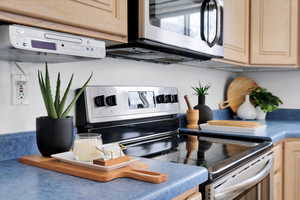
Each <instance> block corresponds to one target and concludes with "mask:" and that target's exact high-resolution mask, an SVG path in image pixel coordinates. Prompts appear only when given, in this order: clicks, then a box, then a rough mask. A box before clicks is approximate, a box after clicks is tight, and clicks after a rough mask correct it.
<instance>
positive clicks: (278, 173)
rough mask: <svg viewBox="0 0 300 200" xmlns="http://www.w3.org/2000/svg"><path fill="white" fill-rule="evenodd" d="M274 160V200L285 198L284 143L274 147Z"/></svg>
mask: <svg viewBox="0 0 300 200" xmlns="http://www.w3.org/2000/svg"><path fill="white" fill-rule="evenodd" d="M273 153H274V160H273V161H274V162H273V169H272V173H271V175H272V176H273V177H272V179H271V180H272V183H271V184H272V186H273V190H272V192H273V194H272V196H273V200H282V198H283V177H282V176H283V144H282V143H280V144H278V145H276V146H275V147H274V148H273Z"/></svg>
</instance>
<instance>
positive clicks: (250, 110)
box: [237, 95, 256, 119]
mask: <svg viewBox="0 0 300 200" xmlns="http://www.w3.org/2000/svg"><path fill="white" fill-rule="evenodd" d="M237 116H238V117H239V118H241V119H256V109H255V107H254V106H253V105H252V103H251V102H250V97H249V95H247V96H246V97H245V101H244V103H243V104H242V105H241V106H240V107H239V108H238V110H237Z"/></svg>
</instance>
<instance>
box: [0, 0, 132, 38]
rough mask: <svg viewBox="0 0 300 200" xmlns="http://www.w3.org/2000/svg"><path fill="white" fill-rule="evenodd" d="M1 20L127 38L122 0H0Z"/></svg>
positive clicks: (84, 33) (124, 5)
mask: <svg viewBox="0 0 300 200" xmlns="http://www.w3.org/2000/svg"><path fill="white" fill-rule="evenodd" d="M0 20H1V21H8V22H12V23H18V24H25V25H30V26H36V27H41V28H48V29H52V30H57V31H64V32H69V33H74V34H80V35H86V36H91V37H96V38H100V39H107V40H113V41H119V42H126V41H127V1H125V0H124V1H123V0H122V1H120V0H46V1H41V0H26V1H24V0H1V3H0Z"/></svg>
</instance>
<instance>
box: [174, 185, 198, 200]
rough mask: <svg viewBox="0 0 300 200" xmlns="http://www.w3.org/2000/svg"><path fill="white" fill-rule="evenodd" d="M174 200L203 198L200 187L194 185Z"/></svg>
mask: <svg viewBox="0 0 300 200" xmlns="http://www.w3.org/2000/svg"><path fill="white" fill-rule="evenodd" d="M172 200H202V196H201V193H200V192H199V188H198V187H194V188H193V189H191V190H188V191H186V192H185V193H183V194H181V195H179V196H177V197H175V198H173V199H172Z"/></svg>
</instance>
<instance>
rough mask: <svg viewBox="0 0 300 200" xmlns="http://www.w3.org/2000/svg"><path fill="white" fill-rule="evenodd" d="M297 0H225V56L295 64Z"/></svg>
mask: <svg viewBox="0 0 300 200" xmlns="http://www.w3.org/2000/svg"><path fill="white" fill-rule="evenodd" d="M298 10H299V3H298V0H239V1H235V0H226V1H224V59H225V60H228V61H232V62H233V63H234V62H235V63H236V64H239V63H240V64H243V65H249V66H251V65H255V66H268V65H270V66H276V65H280V66H285V65H287V66H291V65H294V66H296V65H298V64H299V63H298V58H299V53H298V52H299V50H298V48H299V47H300V43H299V37H300V36H299V34H298V32H299V21H300V19H299V13H298Z"/></svg>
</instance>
